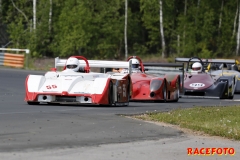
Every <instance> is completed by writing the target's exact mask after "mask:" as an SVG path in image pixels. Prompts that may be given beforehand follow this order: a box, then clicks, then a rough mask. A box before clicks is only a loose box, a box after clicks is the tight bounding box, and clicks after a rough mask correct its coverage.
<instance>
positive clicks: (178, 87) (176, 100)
mask: <svg viewBox="0 0 240 160" xmlns="http://www.w3.org/2000/svg"><path fill="white" fill-rule="evenodd" d="M176 88H177V91H175V92H177V93H176V99H175V100H173V102H178V100H179V92H180V91H179V90H180V82H179V80H178V81H177V82H176Z"/></svg>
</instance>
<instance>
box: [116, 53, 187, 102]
mask: <svg viewBox="0 0 240 160" xmlns="http://www.w3.org/2000/svg"><path fill="white" fill-rule="evenodd" d="M130 60H131V61H132V62H131V63H132V68H131V69H132V71H131V72H132V73H131V80H132V87H131V88H132V93H131V101H163V102H166V101H172V102H177V101H178V99H179V93H180V91H181V86H182V84H181V83H183V82H182V80H181V76H180V75H181V74H183V67H184V64H183V63H182V64H176V63H143V62H142V60H141V59H140V58H139V57H138V56H130V57H129V58H128V61H130ZM166 67H167V68H166ZM171 67H172V68H171ZM177 67H180V68H177ZM180 70H181V71H180ZM120 72H121V73H125V72H126V73H127V72H128V70H127V69H122V70H121V71H120Z"/></svg>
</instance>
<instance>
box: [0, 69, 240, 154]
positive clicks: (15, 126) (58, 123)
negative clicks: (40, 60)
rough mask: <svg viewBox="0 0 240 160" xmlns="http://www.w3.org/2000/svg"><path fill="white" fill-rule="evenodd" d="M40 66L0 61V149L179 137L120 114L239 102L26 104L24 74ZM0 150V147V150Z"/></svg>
mask: <svg viewBox="0 0 240 160" xmlns="http://www.w3.org/2000/svg"><path fill="white" fill-rule="evenodd" d="M28 74H44V72H40V71H26V70H18V69H6V68H2V67H0V128H1V130H0V152H12V151H23V150H28V149H32V150H36V149H52V148H73V147H85V146H98V145H101V144H114V143H124V142H137V141H143V140H159V139H162V138H171V137H178V136H181V135H182V132H179V131H178V130H175V129H171V128H167V127H161V126H160V127H159V126H158V127H156V125H155V124H151V123H146V122H143V121H140V120H133V119H130V118H125V117H123V116H121V115H132V114H141V113H147V112H158V111H168V110H171V109H174V108H178V107H181V108H188V107H194V106H199V105H201V106H225V105H234V104H239V101H240V95H235V97H234V99H233V100H219V99H180V100H179V102H177V103H134V102H131V103H130V105H129V106H128V107H98V106H77V105H44V104H43V105H35V106H34V105H33V106H30V105H27V103H26V102H24V94H25V84H24V83H25V78H26V76H27V75H28ZM0 154H1V153H0Z"/></svg>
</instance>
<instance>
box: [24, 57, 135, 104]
mask: <svg viewBox="0 0 240 160" xmlns="http://www.w3.org/2000/svg"><path fill="white" fill-rule="evenodd" d="M79 61H80V64H81V66H82V67H85V66H86V62H85V61H84V60H79ZM55 62H56V61H55ZM61 62H62V63H58V64H56V63H55V67H57V66H64V64H65V62H66V60H61ZM96 62H97V63H96ZM96 62H95V61H94V60H92V62H91V63H89V62H88V63H89V66H90V68H92V67H106V68H107V67H119V68H120V67H121V68H122V67H124V68H129V67H131V62H120V61H118V62H117V63H113V62H112V61H96ZM128 76H129V74H128V73H127V74H126V73H124V74H123V73H113V74H107V73H96V72H90V73H81V72H64V71H60V72H59V71H49V72H47V73H46V74H45V75H29V76H28V78H27V80H26V98H25V100H26V101H27V102H28V103H29V104H30V103H32V102H33V103H36V102H37V103H38V102H50V103H51V102H53V103H57V102H74V103H76V102H79V103H93V102H95V103H97V100H96V99H98V100H99V97H100V99H101V96H103V97H106V98H107V97H108V96H111V97H114V98H113V103H114V102H118V97H117V94H118V89H117V88H119V87H120V89H121V90H122V92H119V93H123V91H125V90H126V88H122V87H123V86H127V85H126V84H127V80H128V79H127V77H128ZM110 81H111V82H112V81H114V84H113V86H112V89H111V90H112V92H111V93H110V95H106V93H108V92H106V90H109V87H110V86H109V85H110ZM128 83H130V82H128ZM104 93H105V94H104ZM122 95H125V93H124V94H122ZM127 95H129V93H128V94H127ZM36 96H37V97H36ZM118 96H119V95H118ZM125 97H126V95H125ZM65 99H66V100H65ZM104 104H106V100H104Z"/></svg>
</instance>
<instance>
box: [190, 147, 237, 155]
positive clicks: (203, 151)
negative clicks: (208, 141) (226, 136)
mask: <svg viewBox="0 0 240 160" xmlns="http://www.w3.org/2000/svg"><path fill="white" fill-rule="evenodd" d="M187 154H188V155H189V156H190V155H192V156H195V155H200V156H210V155H212V156H213V155H219V156H221V155H225V156H227V155H229V156H233V155H234V154H235V149H234V148H187Z"/></svg>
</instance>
